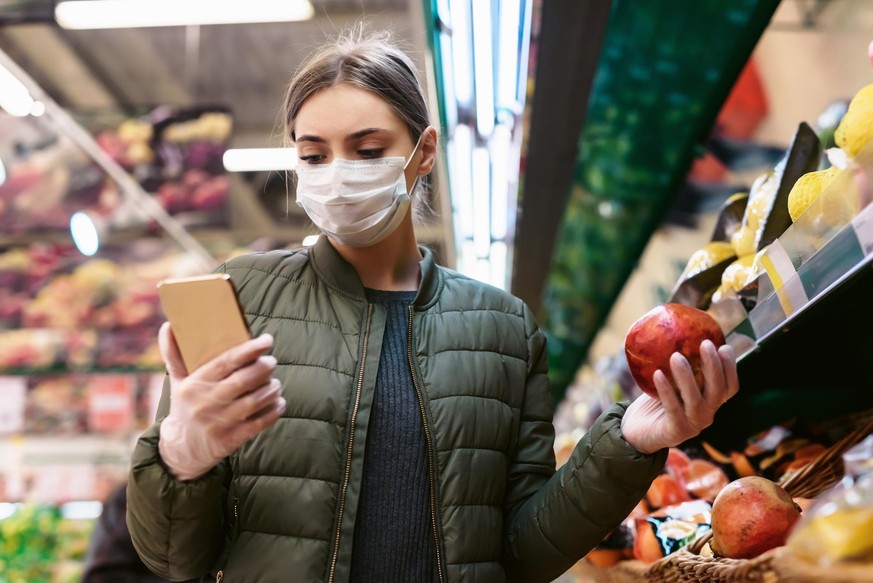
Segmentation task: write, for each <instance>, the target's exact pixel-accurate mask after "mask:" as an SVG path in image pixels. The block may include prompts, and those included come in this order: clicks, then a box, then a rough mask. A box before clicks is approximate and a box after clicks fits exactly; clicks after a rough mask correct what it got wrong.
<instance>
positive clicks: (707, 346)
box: [700, 338, 715, 351]
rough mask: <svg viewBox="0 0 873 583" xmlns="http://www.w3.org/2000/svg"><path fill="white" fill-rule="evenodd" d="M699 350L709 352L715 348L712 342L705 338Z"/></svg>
mask: <svg viewBox="0 0 873 583" xmlns="http://www.w3.org/2000/svg"><path fill="white" fill-rule="evenodd" d="M700 348H701V350H707V351H708V350H710V349H711V348H715V344H713V343H712V340H710V339H709V338H707V339H706V340H704V341H703V342H701V343H700Z"/></svg>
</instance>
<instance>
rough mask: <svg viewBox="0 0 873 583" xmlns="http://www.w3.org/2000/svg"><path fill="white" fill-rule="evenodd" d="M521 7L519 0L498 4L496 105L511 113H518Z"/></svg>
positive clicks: (506, 0) (505, 0)
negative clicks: (498, 47)
mask: <svg viewBox="0 0 873 583" xmlns="http://www.w3.org/2000/svg"><path fill="white" fill-rule="evenodd" d="M520 20H521V6H520V5H519V0H504V1H503V2H501V3H500V27H499V28H498V30H497V36H498V39H499V40H498V42H499V44H500V51H499V54H498V56H497V58H498V61H499V65H498V70H497V86H498V90H497V102H498V103H497V104H498V106H499V107H504V108H507V109H509V110H510V111H512V112H513V113H521V112H520V111H519V109H520V108H519V107H518V103H517V101H516V95H517V94H518V86H517V84H518V57H519V50H518V39H519V36H520V35H521V33H522V31H521V30H520V28H519V25H520V24H521V23H520V22H519V21H520Z"/></svg>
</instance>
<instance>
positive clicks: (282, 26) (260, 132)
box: [0, 0, 443, 245]
mask: <svg viewBox="0 0 873 583" xmlns="http://www.w3.org/2000/svg"><path fill="white" fill-rule="evenodd" d="M311 1H312V4H313V7H314V8H315V12H316V16H315V17H314V18H313V19H311V20H308V21H304V22H289V23H277V24H275V23H269V24H242V25H215V26H203V27H187V28H186V27H178V28H174V27H172V28H171V27H167V28H142V29H123V30H75V31H73V30H64V29H61V28H59V27H57V26H55V25H54V24H53V23H39V22H36V23H26V24H9V23H6V24H5V25H4V22H3V20H2V15H3V12H2V8H3V4H4V2H3V0H0V50H2V51H4V52H5V53H7V54H8V55H9V56H10V57H12V59H13V60H15V61H16V62H17V63H18V64H19V65H20V66H21V67H22V68H23V69H24V70H25V71H26V72H27V73H28V74H29V75H30V76H31V77H32V78H33V80H34V81H36V82H37V83H38V84H39V85H40V86H42V87H43V89H45V90H46V91H47V92H48V93H49V95H51V96H52V97H53V98H54V100H55V101H57V102H58V104H59V105H61V106H62V107H64V108H65V109H67V110H68V111H71V112H73V113H74V114H86V115H87V114H90V113H92V112H95V111H106V110H121V111H124V112H136V113H142V112H143V111H146V110H148V109H150V108H152V107H154V106H157V105H194V104H198V105H200V104H210V105H220V106H225V107H229V108H230V109H231V111H232V112H233V116H234V133H233V138H232V142H231V147H275V146H279V145H281V143H282V139H281V131H280V129H279V124H278V121H279V117H278V114H279V111H280V106H281V101H282V97H283V92H284V89H285V87H286V84H287V83H288V81H289V79H290V77H291V76H292V75H293V73H294V71H295V70H296V69H297V67H298V66H299V65H300V64H301V62H302V60H303V59H305V57H306V56H307V55H308V54H309V53H310V52H311V51H312V50H313V48H314V47H316V46H318V45H319V44H321V43H323V42H325V41H327V40H329V39H330V38H332V37H334V36H336V34H337V33H339V32H341V31H345V30H347V29H349V28H351V27H354V26H356V25H359V24H360V23H362V22H363V23H364V26H365V28H366V29H367V30H390V31H392V33H393V34H394V38H395V40H397V41H398V42H399V43H400V44H401V46H403V47H404V48H405V49H406V50H407V51H408V52H409V54H410V56H411V57H412V58H413V60H414V61H416V62H417V64H418V65H419V68H420V70H422V71H424V66H425V48H426V37H425V30H424V28H425V27H424V17H423V14H422V9H421V2H420V1H419V0H311ZM12 4H13V5H14V4H15V3H14V2H13V3H12ZM13 9H14V6H13ZM422 80H423V81H425V82H426V78H423V79H422ZM233 178H234V179H233V186H234V188H233V191H232V199H231V205H232V207H231V210H232V215H233V217H234V220H233V222H232V227H233V228H234V229H235V230H236V231H237V232H239V233H240V236H241V238H245V237H246V235H247V233H251V234H252V235H254V234H263V233H264V232H265V229H266V230H267V231H269V230H270V229H273V230H281V231H283V232H284V234H285V235H286V237H285V238H289V237H288V235H289V233H290V234H291V236H290V238H291V239H293V238H295V237H297V236H298V235H302V234H303V233H304V231H305V232H312V230H311V228H310V227H309V225H308V223H307V221H306V220H305V217H304V216H303V215H302V213H300V212H299V211H297V209H296V205H291V206H292V208H291V211H292V216H291V221H290V224H289V222H288V221H286V220H284V215H285V203H286V193H287V191H286V187H285V184H284V181H283V180H278V179H276V176H275V174H274V175H273V178H272V179H269V180H268V178H269V175H267V174H265V173H260V174H247V175H236V176H234V177H233ZM436 202H437V203H438V201H436ZM276 218H280V219H283V220H270V219H276ZM422 231H423V235H422V238H423V240H425V242H428V243H431V244H434V243H435V244H437V245H439V244H440V243H441V242H442V239H443V236H442V231H441V228H439V226H438V225H437V224H436V223H435V224H434V225H432V226H424V227H422Z"/></svg>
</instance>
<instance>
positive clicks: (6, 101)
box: [0, 65, 34, 117]
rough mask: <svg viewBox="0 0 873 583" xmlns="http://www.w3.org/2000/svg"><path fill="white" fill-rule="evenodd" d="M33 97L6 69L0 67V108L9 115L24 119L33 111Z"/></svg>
mask: <svg viewBox="0 0 873 583" xmlns="http://www.w3.org/2000/svg"><path fill="white" fill-rule="evenodd" d="M33 106H34V101H33V97H31V96H30V91H28V90H27V87H25V86H24V83H22V82H21V81H19V80H18V79H17V78H16V77H15V75H13V74H12V73H10V72H9V71H8V70H7V69H6V67H4V66H2V65H0V107H2V108H3V109H5V110H6V112H7V113H8V114H9V115H12V116H15V117H24V116H25V115H29V114H30V112H31V111H33V109H34V107H33Z"/></svg>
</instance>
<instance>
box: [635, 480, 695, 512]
mask: <svg viewBox="0 0 873 583" xmlns="http://www.w3.org/2000/svg"><path fill="white" fill-rule="evenodd" d="M646 500H647V501H648V503H649V505H650V506H651V507H652V508H661V507H663V506H672V505H674V504H679V503H680V502H687V501H689V500H691V496H689V495H688V492H687V491H686V490H685V488H683V487H682V485H681V484H680V483H679V481H678V480H676V479H675V478H674V477H673V476H671V475H670V474H661V475H660V476H658V477H656V478H655V479H654V480H653V481H652V485H651V486H649V489H648V491H647V492H646Z"/></svg>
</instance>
